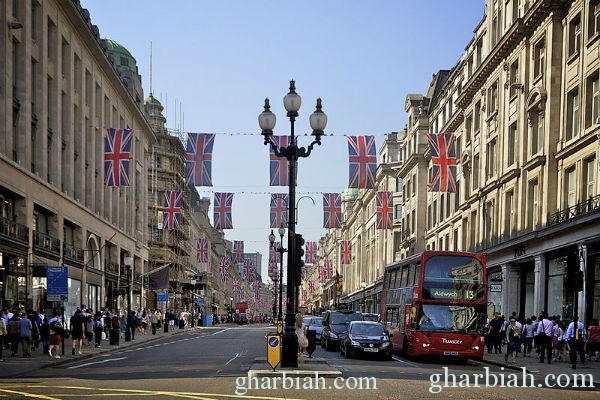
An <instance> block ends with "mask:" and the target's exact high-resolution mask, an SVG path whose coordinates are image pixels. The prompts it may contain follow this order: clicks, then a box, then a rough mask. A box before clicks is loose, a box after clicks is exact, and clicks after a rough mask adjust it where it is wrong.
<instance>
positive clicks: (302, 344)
mask: <svg viewBox="0 0 600 400" xmlns="http://www.w3.org/2000/svg"><path fill="white" fill-rule="evenodd" d="M295 328H296V336H297V337H298V362H299V363H300V365H303V364H304V352H305V351H306V348H307V347H308V339H307V338H306V325H304V318H303V317H302V314H300V313H298V314H296V323H295Z"/></svg>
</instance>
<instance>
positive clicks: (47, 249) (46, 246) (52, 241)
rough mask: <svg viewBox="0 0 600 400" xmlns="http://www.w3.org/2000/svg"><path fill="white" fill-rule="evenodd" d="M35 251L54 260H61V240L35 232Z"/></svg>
mask: <svg viewBox="0 0 600 400" xmlns="http://www.w3.org/2000/svg"><path fill="white" fill-rule="evenodd" d="M33 250H34V251H37V252H41V253H44V254H45V255H48V256H51V257H53V258H60V240H59V239H56V238H54V237H52V236H50V235H46V234H44V233H41V232H38V231H33Z"/></svg>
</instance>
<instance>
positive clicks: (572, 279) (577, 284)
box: [565, 254, 583, 292]
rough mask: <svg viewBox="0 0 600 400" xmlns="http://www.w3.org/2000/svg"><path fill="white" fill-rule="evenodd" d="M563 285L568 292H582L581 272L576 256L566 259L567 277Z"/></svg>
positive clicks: (572, 255) (571, 255)
mask: <svg viewBox="0 0 600 400" xmlns="http://www.w3.org/2000/svg"><path fill="white" fill-rule="evenodd" d="M565 281H566V282H565V283H566V286H567V289H568V290H572V291H575V292H580V291H582V290H583V271H581V270H580V266H579V260H578V258H577V255H575V254H570V255H569V256H568V257H567V276H566V277H565Z"/></svg>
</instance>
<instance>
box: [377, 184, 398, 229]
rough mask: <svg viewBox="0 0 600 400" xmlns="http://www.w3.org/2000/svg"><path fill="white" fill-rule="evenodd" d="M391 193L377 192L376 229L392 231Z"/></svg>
mask: <svg viewBox="0 0 600 400" xmlns="http://www.w3.org/2000/svg"><path fill="white" fill-rule="evenodd" d="M393 211H394V209H393V208H392V192H377V229H392V226H393V222H392V219H393Z"/></svg>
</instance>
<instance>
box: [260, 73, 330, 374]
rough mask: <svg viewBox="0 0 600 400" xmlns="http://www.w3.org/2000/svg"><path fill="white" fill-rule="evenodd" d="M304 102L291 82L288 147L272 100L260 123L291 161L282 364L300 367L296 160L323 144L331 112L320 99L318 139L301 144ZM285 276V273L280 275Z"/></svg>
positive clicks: (313, 121)
mask: <svg viewBox="0 0 600 400" xmlns="http://www.w3.org/2000/svg"><path fill="white" fill-rule="evenodd" d="M301 104H302V99H301V97H300V96H299V95H298V94H297V93H296V85H295V82H294V81H293V80H292V81H290V92H289V93H288V94H287V95H285V97H284V98H283V105H284V107H285V109H286V111H287V117H288V118H289V119H290V125H291V129H290V140H289V142H288V143H289V145H288V146H287V147H277V145H276V144H275V142H274V141H273V140H272V136H273V128H275V122H276V120H277V118H276V117H275V114H273V113H272V112H271V107H270V105H269V99H268V98H267V99H265V109H264V111H263V112H262V113H261V114H260V115H259V116H258V124H259V126H260V128H261V130H262V135H263V136H264V137H265V145H270V146H271V148H272V149H273V152H274V153H275V155H276V156H277V157H285V158H286V159H287V160H288V164H289V195H288V202H289V203H288V204H289V209H288V267H287V268H288V271H287V303H286V311H285V327H284V334H283V338H282V357H281V366H282V367H297V366H298V340H297V338H296V334H295V333H294V322H295V312H296V309H297V301H296V298H295V297H296V285H297V284H300V282H295V280H296V279H295V275H296V274H295V269H296V268H300V266H297V265H296V263H297V260H296V251H297V249H296V245H295V241H296V240H295V238H296V210H295V205H296V162H297V161H298V159H299V158H301V157H302V158H305V157H308V156H309V155H310V153H311V152H312V149H313V147H314V146H315V144H317V145H319V146H320V145H321V136H323V134H324V130H325V126H326V125H327V115H326V114H325V113H324V112H323V111H322V110H321V99H317V109H316V110H315V112H314V113H312V114H311V116H310V119H309V120H310V126H311V128H312V130H313V133H312V135H313V136H314V137H315V139H314V140H313V141H312V143H311V144H310V145H309V146H308V149H305V148H304V147H298V146H297V145H296V139H295V137H294V122H295V121H296V117H297V116H298V110H299V109H300V105H301ZM280 279H283V275H281V276H280Z"/></svg>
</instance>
